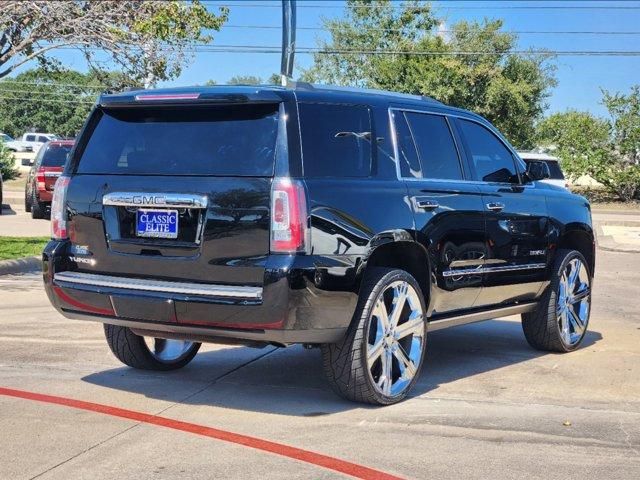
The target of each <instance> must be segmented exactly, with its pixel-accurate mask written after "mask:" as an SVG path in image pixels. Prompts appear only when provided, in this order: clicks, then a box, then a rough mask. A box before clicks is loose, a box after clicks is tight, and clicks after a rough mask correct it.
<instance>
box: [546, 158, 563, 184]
mask: <svg viewBox="0 0 640 480" xmlns="http://www.w3.org/2000/svg"><path fill="white" fill-rule="evenodd" d="M546 163H547V165H548V166H549V172H550V173H551V178H552V179H554V180H564V174H563V173H562V170H561V169H560V165H559V164H558V162H546Z"/></svg>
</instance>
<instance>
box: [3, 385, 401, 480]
mask: <svg viewBox="0 0 640 480" xmlns="http://www.w3.org/2000/svg"><path fill="white" fill-rule="evenodd" d="M0 395H5V396H7V397H15V398H23V399H26V400H35V401H37V402H44V403H51V404H54V405H63V406H65V407H71V408H77V409H80V410H87V411H90V412H96V413H102V414H105V415H111V416H113V417H120V418H126V419H128V420H133V421H135V422H142V423H148V424H151V425H158V426H160V427H166V428H171V429H173V430H180V431H183V432H188V433H194V434H196V435H202V436H204V437H209V438H215V439H217V440H222V441H224V442H229V443H235V444H238V445H243V446H245V447H249V448H254V449H256V450H262V451H264V452H269V453H273V454H275V455H280V456H283V457H288V458H292V459H294V460H299V461H301V462H306V463H310V464H312V465H316V466H319V467H323V468H327V469H329V470H334V471H336V472H340V473H343V474H345V475H350V476H352V477H355V478H361V479H363V480H401V478H400V477H396V476H394V475H391V474H388V473H385V472H381V471H379V470H374V469H372V468H369V467H365V466H362V465H358V464H355V463H351V462H347V461H345V460H340V459H339V458H334V457H329V456H327V455H322V454H320V453H315V452H310V451H309V450H303V449H301V448H296V447H291V446H289V445H283V444H281V443H276V442H270V441H269V440H262V439H260V438H256V437H250V436H248V435H241V434H239V433H233V432H227V431H225V430H219V429H217V428H212V427H205V426H203V425H198V424H195V423H188V422H181V421H179V420H173V419H170V418H166V417H158V416H155V415H150V414H148V413H142V412H136V411H133V410H126V409H124V408H117V407H110V406H109V405H102V404H99V403H92V402H84V401H82V400H74V399H72V398H65V397H58V396H54V395H44V394H41V393H35V392H27V391H24V390H14V389H12V388H4V387H0Z"/></svg>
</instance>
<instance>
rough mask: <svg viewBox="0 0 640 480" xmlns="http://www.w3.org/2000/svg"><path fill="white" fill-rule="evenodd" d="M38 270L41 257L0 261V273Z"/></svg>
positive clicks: (9, 273)
mask: <svg viewBox="0 0 640 480" xmlns="http://www.w3.org/2000/svg"><path fill="white" fill-rule="evenodd" d="M39 270H42V258H40V257H36V256H34V257H25V258H17V259H15V260H2V261H0V275H11V274H13V273H26V272H36V271H39Z"/></svg>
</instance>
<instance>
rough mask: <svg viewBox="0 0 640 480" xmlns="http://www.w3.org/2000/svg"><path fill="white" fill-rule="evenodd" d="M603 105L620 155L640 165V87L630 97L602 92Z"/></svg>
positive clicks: (633, 90) (634, 87) (634, 88)
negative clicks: (608, 116)
mask: <svg viewBox="0 0 640 480" xmlns="http://www.w3.org/2000/svg"><path fill="white" fill-rule="evenodd" d="M602 97H603V98H602V103H604V105H605V106H606V107H607V110H608V111H609V115H610V116H611V127H612V129H613V137H614V141H615V144H616V145H617V147H618V149H619V151H620V154H621V155H622V156H623V157H624V159H625V160H626V161H628V162H630V163H633V164H636V165H637V164H639V163H640V85H635V86H633V87H631V92H630V93H629V94H628V95H623V94H621V93H614V94H612V93H609V92H608V91H606V90H603V91H602Z"/></svg>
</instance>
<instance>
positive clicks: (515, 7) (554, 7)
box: [202, 0, 640, 10]
mask: <svg viewBox="0 0 640 480" xmlns="http://www.w3.org/2000/svg"><path fill="white" fill-rule="evenodd" d="M202 3H205V4H211V5H217V6H220V7H233V8H278V9H280V8H282V6H281V5H280V2H278V3H248V2H242V3H230V2H225V1H220V0H202ZM389 7H391V8H393V9H397V8H402V5H401V4H397V5H393V4H392V5H358V6H357V7H355V8H358V9H365V8H366V9H381V8H389ZM436 7H437V8H443V9H447V10H640V6H635V5H634V6H630V5H608V6H604V5H482V6H479V5H472V6H470V5H465V6H462V5H451V6H449V5H443V4H437V5H436ZM297 8H340V9H344V8H345V7H344V6H343V5H332V4H311V3H299V4H298V5H297ZM424 8H425V10H427V9H429V10H430V9H431V8H430V7H427V6H425V7H424Z"/></svg>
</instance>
